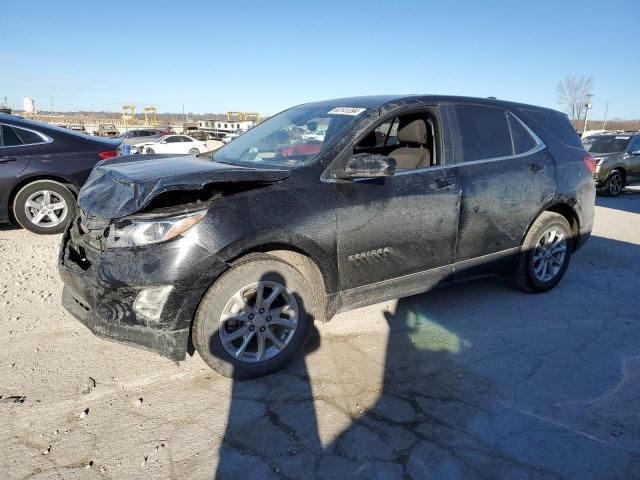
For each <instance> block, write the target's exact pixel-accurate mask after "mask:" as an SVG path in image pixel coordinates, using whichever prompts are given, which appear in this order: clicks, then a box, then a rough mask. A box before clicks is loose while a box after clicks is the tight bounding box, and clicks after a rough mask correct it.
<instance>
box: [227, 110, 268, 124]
mask: <svg viewBox="0 0 640 480" xmlns="http://www.w3.org/2000/svg"><path fill="white" fill-rule="evenodd" d="M234 116H235V117H238V119H239V120H240V121H241V122H243V121H245V120H247V117H253V118H255V120H256V123H260V114H259V113H256V112H227V121H228V122H230V121H231V117H234Z"/></svg>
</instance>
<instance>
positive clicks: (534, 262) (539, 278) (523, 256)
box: [511, 212, 573, 293]
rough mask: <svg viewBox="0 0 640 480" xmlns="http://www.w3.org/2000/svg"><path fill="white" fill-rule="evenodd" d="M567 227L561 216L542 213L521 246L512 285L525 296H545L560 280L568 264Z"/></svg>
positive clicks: (568, 244)
mask: <svg viewBox="0 0 640 480" xmlns="http://www.w3.org/2000/svg"><path fill="white" fill-rule="evenodd" d="M572 247H573V239H572V234H571V226H570V225H569V222H567V219H566V218H564V217H563V216H562V215H559V214H557V213H553V212H543V213H542V214H541V215H540V216H539V217H538V218H537V219H536V221H535V222H533V225H531V228H530V229H529V232H527V235H526V237H525V239H524V242H523V243H522V249H521V251H520V253H519V254H518V256H517V258H516V265H515V268H514V271H513V273H512V277H511V278H512V281H513V283H514V284H515V286H517V287H518V288H520V289H521V290H524V291H526V292H536V293H540V292H546V291H548V290H551V289H552V288H553V287H555V286H556V285H557V284H558V283H559V282H560V280H561V279H562V277H563V276H564V274H565V272H566V270H567V268H568V266H569V261H570V260H571V250H572Z"/></svg>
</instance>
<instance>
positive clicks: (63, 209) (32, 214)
mask: <svg viewBox="0 0 640 480" xmlns="http://www.w3.org/2000/svg"><path fill="white" fill-rule="evenodd" d="M75 203H76V200H75V197H74V196H73V193H71V191H70V190H69V189H68V188H67V187H65V186H64V185H62V184H61V183H58V182H54V181H52V180H37V181H35V182H31V183H29V184H27V185H25V186H24V187H22V189H20V191H19V192H18V193H17V195H16V196H15V198H14V200H13V215H14V217H15V219H16V221H17V222H18V223H19V224H20V226H21V227H22V228H24V229H25V230H29V231H30V232H33V233H38V234H41V235H52V234H56V233H61V232H63V231H64V229H65V228H66V227H67V225H68V224H69V221H70V220H71V217H72V216H73V210H74V208H75Z"/></svg>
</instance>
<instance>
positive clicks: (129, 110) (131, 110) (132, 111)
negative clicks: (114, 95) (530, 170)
mask: <svg viewBox="0 0 640 480" xmlns="http://www.w3.org/2000/svg"><path fill="white" fill-rule="evenodd" d="M120 118H122V126H123V127H124V128H127V123H129V124H131V125H135V124H136V123H137V122H136V106H135V105H123V106H122V115H121V117H120Z"/></svg>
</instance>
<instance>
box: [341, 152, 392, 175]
mask: <svg viewBox="0 0 640 480" xmlns="http://www.w3.org/2000/svg"><path fill="white" fill-rule="evenodd" d="M395 171H396V161H395V160H394V159H393V158H391V157H387V156H385V155H378V154H375V153H357V154H355V155H353V156H352V157H351V158H350V159H349V160H348V161H347V165H346V166H345V168H344V171H343V172H340V174H339V175H338V178H375V177H390V176H392V175H393V174H394V173H395Z"/></svg>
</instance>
